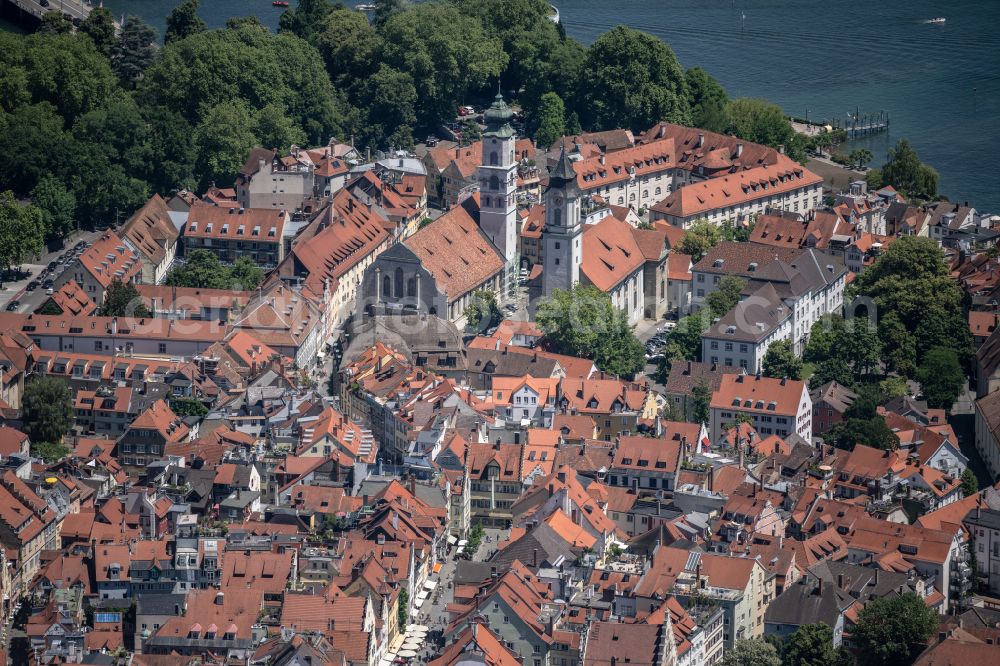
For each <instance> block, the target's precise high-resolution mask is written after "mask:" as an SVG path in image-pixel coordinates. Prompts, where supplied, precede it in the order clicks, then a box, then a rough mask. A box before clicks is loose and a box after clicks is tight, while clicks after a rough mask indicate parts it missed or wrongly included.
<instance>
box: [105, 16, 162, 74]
mask: <svg viewBox="0 0 1000 666" xmlns="http://www.w3.org/2000/svg"><path fill="white" fill-rule="evenodd" d="M155 43H156V31H155V30H153V28H152V26H150V25H149V24H148V23H145V22H144V21H143V20H142V19H140V18H138V17H137V16H129V17H128V18H126V19H125V23H123V24H122V27H121V30H120V31H119V32H118V42H117V43H116V44H115V45H114V48H113V49H112V51H111V67H112V69H113V70H114V72H115V74H117V75H118V80H119V81H121V84H122V85H123V86H125V87H126V88H133V87H135V85H136V84H137V83H138V82H139V81H140V80H141V79H142V76H143V73H144V72H145V71H146V69H147V68H149V65H150V64H151V63H152V62H153V56H154V55H155V54H156V46H155Z"/></svg>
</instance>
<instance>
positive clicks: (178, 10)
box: [163, 0, 208, 44]
mask: <svg viewBox="0 0 1000 666" xmlns="http://www.w3.org/2000/svg"><path fill="white" fill-rule="evenodd" d="M199 2H200V0H183V1H182V2H181V4H179V5H177V6H176V7H174V8H173V10H172V11H171V12H170V14H168V15H167V32H166V34H165V35H164V37H163V43H164V44H169V43H170V42H174V41H177V40H178V39H184V38H185V37H190V36H191V35H197V34H198V33H199V32H205V30H207V29H208V26H206V25H205V22H204V21H202V20H201V18H200V17H199V16H198V5H199Z"/></svg>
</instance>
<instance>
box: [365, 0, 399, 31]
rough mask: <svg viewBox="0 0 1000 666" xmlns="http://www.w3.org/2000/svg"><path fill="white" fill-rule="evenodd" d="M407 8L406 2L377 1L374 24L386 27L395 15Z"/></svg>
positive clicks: (395, 0)
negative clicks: (386, 23)
mask: <svg viewBox="0 0 1000 666" xmlns="http://www.w3.org/2000/svg"><path fill="white" fill-rule="evenodd" d="M405 8H406V0H375V16H374V17H372V23H374V24H375V25H377V26H382V25H385V22H386V21H388V20H389V19H390V18H392V17H393V16H394V15H395V14H398V13H399V12H401V11H403V10H404V9H405Z"/></svg>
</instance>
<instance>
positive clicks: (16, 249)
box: [0, 190, 45, 268]
mask: <svg viewBox="0 0 1000 666" xmlns="http://www.w3.org/2000/svg"><path fill="white" fill-rule="evenodd" d="M44 240H45V223H44V222H43V221H42V211H40V210H39V209H38V208H36V207H35V206H31V205H28V206H22V205H21V204H19V203H18V202H17V200H16V199H15V198H14V193H13V192H11V191H10V190H7V191H6V192H0V266H2V267H3V268H10V267H12V266H20V265H21V264H22V263H24V262H25V261H27V260H28V258H30V257H32V256H35V255H38V254H41V252H42V249H43V242H44Z"/></svg>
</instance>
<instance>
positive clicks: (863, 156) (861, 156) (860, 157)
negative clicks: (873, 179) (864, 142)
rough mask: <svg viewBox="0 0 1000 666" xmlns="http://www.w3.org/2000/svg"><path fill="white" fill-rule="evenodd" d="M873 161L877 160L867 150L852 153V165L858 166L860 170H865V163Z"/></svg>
mask: <svg viewBox="0 0 1000 666" xmlns="http://www.w3.org/2000/svg"><path fill="white" fill-rule="evenodd" d="M873 159H875V156H874V155H872V151H870V150H868V149H867V148H859V149H857V150H852V151H851V163H852V164H857V165H858V168H859V169H864V168H865V162H871V161H872V160H873Z"/></svg>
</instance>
